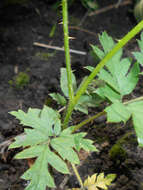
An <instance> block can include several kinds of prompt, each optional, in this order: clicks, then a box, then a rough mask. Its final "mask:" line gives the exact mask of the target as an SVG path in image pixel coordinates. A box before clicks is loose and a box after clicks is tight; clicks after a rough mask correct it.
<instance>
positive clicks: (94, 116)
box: [73, 111, 106, 132]
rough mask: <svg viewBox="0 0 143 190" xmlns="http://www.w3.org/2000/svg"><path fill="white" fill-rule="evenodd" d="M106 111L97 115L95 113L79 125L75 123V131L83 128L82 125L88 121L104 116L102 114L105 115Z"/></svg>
mask: <svg viewBox="0 0 143 190" xmlns="http://www.w3.org/2000/svg"><path fill="white" fill-rule="evenodd" d="M105 114H106V112H104V111H102V112H99V113H98V114H96V115H93V116H91V117H90V118H88V119H85V120H84V121H82V122H81V123H79V124H78V125H75V127H74V129H73V132H75V131H77V130H78V129H79V128H81V127H82V126H84V125H86V124H87V123H89V122H91V121H93V120H94V119H96V118H98V117H100V116H102V115H105Z"/></svg>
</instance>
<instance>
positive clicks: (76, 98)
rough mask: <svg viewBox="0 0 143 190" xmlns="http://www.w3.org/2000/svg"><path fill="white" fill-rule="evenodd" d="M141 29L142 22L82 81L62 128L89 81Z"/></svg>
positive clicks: (66, 123) (64, 126)
mask: <svg viewBox="0 0 143 190" xmlns="http://www.w3.org/2000/svg"><path fill="white" fill-rule="evenodd" d="M142 28H143V20H142V21H141V22H140V23H139V24H137V25H136V26H135V27H134V28H133V29H132V30H131V31H130V32H129V33H128V34H126V35H125V36H124V37H123V38H122V39H121V40H120V41H119V42H118V43H117V44H116V45H115V46H114V48H113V49H112V50H111V51H110V52H109V53H108V54H107V55H106V56H105V57H104V58H103V59H102V60H101V61H100V63H99V64H98V65H97V66H96V67H95V69H94V70H93V72H92V73H91V74H90V75H89V76H88V78H87V79H86V80H85V81H84V83H83V84H82V85H81V87H80V88H79V90H78V91H77V93H76V96H75V97H74V99H73V101H72V102H71V103H70V104H69V106H68V109H67V113H66V116H65V119H64V124H63V128H66V127H67V126H68V123H69V119H70V117H71V114H72V111H73V109H74V107H75V105H76V104H77V102H78V100H79V98H80V97H81V95H82V94H83V93H84V92H85V91H86V89H87V87H88V85H89V84H90V83H91V81H92V80H93V79H94V78H95V76H96V75H97V74H98V72H99V71H100V70H101V69H102V68H103V67H104V65H105V64H106V63H107V62H108V61H109V60H110V59H111V58H112V57H113V56H114V55H115V54H116V53H117V52H118V50H119V49H121V48H122V47H123V46H125V44H127V42H128V41H129V40H131V39H132V38H133V37H134V36H135V35H136V34H137V33H139V32H140V31H141V29H142Z"/></svg>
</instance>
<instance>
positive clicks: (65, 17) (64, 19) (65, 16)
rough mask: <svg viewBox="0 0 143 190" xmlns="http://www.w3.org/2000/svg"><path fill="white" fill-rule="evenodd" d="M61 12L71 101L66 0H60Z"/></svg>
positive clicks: (70, 98)
mask: <svg viewBox="0 0 143 190" xmlns="http://www.w3.org/2000/svg"><path fill="white" fill-rule="evenodd" d="M62 13H63V31H64V49H65V62H66V69H67V80H68V90H69V101H70V102H72V100H73V98H74V91H73V86H72V70H71V59H70V51H69V31H68V5H67V0H62Z"/></svg>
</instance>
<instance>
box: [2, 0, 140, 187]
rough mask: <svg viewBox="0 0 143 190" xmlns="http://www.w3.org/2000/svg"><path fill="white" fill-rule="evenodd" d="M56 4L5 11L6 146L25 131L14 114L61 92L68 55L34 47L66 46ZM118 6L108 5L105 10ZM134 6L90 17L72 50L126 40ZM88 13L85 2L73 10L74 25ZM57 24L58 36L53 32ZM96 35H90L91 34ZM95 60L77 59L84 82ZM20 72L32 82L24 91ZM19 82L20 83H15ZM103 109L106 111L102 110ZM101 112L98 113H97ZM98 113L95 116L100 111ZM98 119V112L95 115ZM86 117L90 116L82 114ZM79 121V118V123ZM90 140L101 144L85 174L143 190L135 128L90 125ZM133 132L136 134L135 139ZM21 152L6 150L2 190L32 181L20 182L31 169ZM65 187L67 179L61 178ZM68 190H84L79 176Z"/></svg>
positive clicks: (132, 47) (104, 3)
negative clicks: (119, 149) (119, 145)
mask: <svg viewBox="0 0 143 190" xmlns="http://www.w3.org/2000/svg"><path fill="white" fill-rule="evenodd" d="M51 2H52V1H46V0H45V1H44V0H43V1H42V0H41V1H38V0H37V1H36V0H31V1H28V2H27V3H26V4H19V5H15V4H14V5H9V6H4V5H2V6H0V8H1V10H0V68H1V72H0V143H2V142H5V141H6V140H8V139H10V138H12V137H14V136H16V135H18V134H20V133H22V132H23V127H22V126H21V125H19V122H18V121H17V120H16V119H15V118H13V117H12V116H11V115H10V114H9V113H8V112H10V111H13V110H18V109H22V110H24V111H26V110H27V109H28V108H29V107H34V108H42V107H43V105H44V104H45V102H47V101H48V100H49V99H47V98H48V97H49V96H48V94H49V93H50V92H57V91H60V87H59V78H60V68H61V67H63V66H64V53H63V52H61V51H53V50H49V49H46V48H41V47H38V46H34V45H33V43H34V42H39V43H44V44H50V45H52V46H59V47H62V46H63V32H62V25H61V24H59V23H60V22H61V14H60V11H55V10H53V9H52V3H51ZM112 3H115V1H111V0H110V1H106V0H102V1H101V2H99V4H100V8H103V7H104V6H108V5H109V4H112ZM131 9H132V7H131V5H126V6H122V7H119V8H117V9H111V10H109V11H106V12H104V13H101V14H98V15H95V16H92V17H87V18H86V19H85V20H84V22H83V23H82V25H81V26H79V28H80V29H81V28H84V29H86V30H88V32H87V31H86V32H84V31H81V30H80V29H79V28H78V29H73V28H70V36H72V37H75V39H73V40H71V41H70V47H71V48H72V49H75V50H80V51H84V52H88V51H89V46H90V44H98V43H99V42H98V34H99V33H101V32H102V31H107V32H108V34H110V35H111V36H112V37H113V38H114V39H120V38H121V37H123V36H124V35H125V34H126V33H127V32H128V31H129V30H130V29H131V28H133V26H135V24H136V22H135V19H134V18H133V15H132V13H130V12H131ZM85 14H86V9H84V8H83V7H82V6H81V4H80V2H77V3H75V4H74V5H73V6H72V7H70V9H69V15H70V22H69V25H70V26H71V25H72V26H77V25H79V24H81V23H80V22H81V20H82V19H83V17H84V15H85ZM54 24H56V31H55V34H54V36H53V37H50V35H49V34H50V32H51V29H52V27H53V25H54ZM89 31H90V32H92V33H90V32H89ZM136 49H137V45H136V43H135V41H134V40H132V41H131V42H130V44H129V45H127V46H126V50H125V55H130V56H131V53H130V52H131V51H134V50H136ZM94 64H95V63H94V60H93V58H92V57H91V56H90V55H89V54H88V53H87V55H86V56H84V55H77V54H72V67H73V69H74V70H76V71H75V73H76V77H77V79H78V80H80V79H81V78H82V77H83V76H85V75H86V71H85V70H84V69H83V66H86V65H94ZM19 72H26V73H27V74H28V75H29V77H30V81H29V83H28V85H26V86H25V87H24V88H16V86H15V84H12V85H10V84H9V81H10V80H13V81H14V77H15V76H16V75H17V73H19ZM13 83H14V82H13ZM141 84H142V80H141V81H140V85H139V86H138V87H137V88H136V90H135V92H134V96H139V95H141V94H142V87H141ZM99 109H101V108H99ZM96 111H98V110H96ZM94 112H95V111H94ZM90 114H91V115H92V114H93V113H92V111H90ZM81 116H82V117H83V119H84V118H86V117H87V116H84V115H80V116H79V119H80V120H81ZM80 120H79V121H78V118H76V121H77V123H78V122H80ZM83 130H85V131H87V132H89V134H90V135H89V137H90V138H91V139H93V140H94V141H95V145H96V146H97V148H98V149H99V152H98V153H93V154H91V155H90V156H89V157H88V158H86V159H85V160H84V162H83V163H82V166H80V168H79V171H80V174H81V177H83V179H85V178H86V177H87V176H88V175H92V174H94V173H100V172H105V174H109V173H115V174H117V178H116V180H115V181H114V183H113V185H111V186H110V187H109V190H119V189H120V190H142V189H143V180H142V179H143V150H142V149H141V148H139V147H138V145H137V141H136V137H135V134H134V130H133V127H132V123H131V122H130V121H129V122H128V123H127V124H126V125H122V124H121V125H119V124H118V125H113V126H112V125H109V124H107V123H106V120H105V118H100V119H98V120H96V121H95V122H93V123H92V124H89V125H88V126H85V127H84V129H83ZM130 133H131V134H130ZM125 134H129V136H128V135H127V137H126V138H127V141H126V143H124V145H123V149H124V150H125V151H126V155H125V156H123V155H121V156H117V155H116V156H115V157H114V158H111V156H110V153H109V152H110V150H111V148H112V147H113V145H114V144H116V142H117V140H119V139H121V138H123V137H124V135H125ZM16 153H17V150H13V151H8V150H7V149H6V150H3V149H2V148H1V158H0V190H23V189H24V188H25V187H26V185H27V182H25V181H23V180H22V179H20V176H21V175H22V174H23V173H24V171H25V170H26V168H27V167H28V166H27V162H26V161H23V160H14V159H13V157H14V155H15V154H16ZM56 178H57V179H56V181H57V183H58V184H59V183H61V181H62V179H63V176H60V175H59V176H58V175H57V177H56ZM67 186H68V188H71V187H78V182H77V180H76V179H75V177H74V176H72V177H70V179H69V180H68V182H67Z"/></svg>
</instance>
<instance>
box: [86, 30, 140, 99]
mask: <svg viewBox="0 0 143 190" xmlns="http://www.w3.org/2000/svg"><path fill="white" fill-rule="evenodd" d="M99 40H100V43H101V45H102V47H103V50H104V51H102V50H100V49H99V48H98V47H97V46H92V48H93V51H94V53H95V54H96V55H97V56H98V57H99V58H100V59H102V58H103V57H104V56H105V55H106V54H107V53H108V52H109V51H110V50H111V49H112V48H113V47H114V45H115V43H114V41H113V39H112V38H111V37H110V36H108V35H107V33H106V32H103V33H102V35H100V36H99ZM121 57H122V49H120V50H119V51H118V52H117V53H116V54H115V55H114V56H113V57H112V59H110V60H109V61H108V63H107V64H106V66H105V68H106V69H105V68H103V69H101V71H100V73H99V75H98V78H99V80H103V81H105V83H106V84H107V85H109V86H110V87H111V90H114V91H115V92H116V93H118V94H120V95H121V97H122V96H124V95H126V94H129V93H131V92H132V91H133V89H134V88H135V86H136V84H137V82H138V74H139V72H140V69H139V65H138V63H134V64H133V66H132V67H131V63H130V60H129V59H128V58H124V59H121ZM89 69H90V70H92V68H89ZM102 96H103V94H102Z"/></svg>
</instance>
